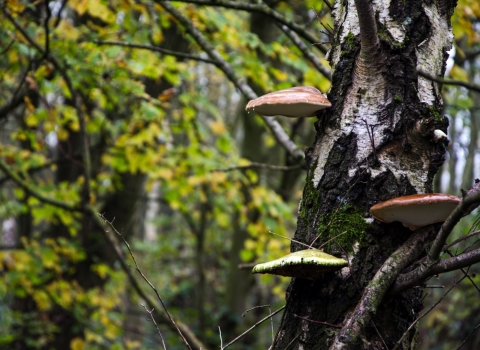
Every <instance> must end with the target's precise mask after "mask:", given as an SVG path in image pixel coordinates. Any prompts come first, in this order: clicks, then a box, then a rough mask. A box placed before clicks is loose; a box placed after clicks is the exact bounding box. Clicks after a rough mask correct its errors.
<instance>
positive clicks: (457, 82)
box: [417, 70, 480, 93]
mask: <svg viewBox="0 0 480 350" xmlns="http://www.w3.org/2000/svg"><path fill="white" fill-rule="evenodd" d="M417 73H418V75H420V76H421V77H424V78H426V79H428V80H431V81H434V82H436V83H440V84H444V85H456V86H462V87H464V88H467V89H469V90H472V91H475V92H478V93H480V85H476V84H470V83H467V82H465V81H461V80H452V79H445V78H441V77H435V76H433V75H430V74H428V73H425V72H422V71H420V70H419V71H417Z"/></svg>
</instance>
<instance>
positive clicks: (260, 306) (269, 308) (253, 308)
mask: <svg viewBox="0 0 480 350" xmlns="http://www.w3.org/2000/svg"><path fill="white" fill-rule="evenodd" d="M262 307H268V312H269V313H270V314H271V313H272V308H271V307H270V305H268V304H267V305H259V306H254V307H252V308H250V309H248V310H246V311H245V312H244V313H243V314H242V317H245V316H246V315H247V313H249V312H250V311H252V310H255V309H259V308H262ZM270 323H271V325H272V343H273V340H274V339H273V337H274V335H273V332H274V330H273V317H270Z"/></svg>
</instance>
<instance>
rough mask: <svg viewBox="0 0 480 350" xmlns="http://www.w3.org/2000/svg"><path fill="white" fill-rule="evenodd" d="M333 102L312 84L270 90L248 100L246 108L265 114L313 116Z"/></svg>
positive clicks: (293, 116)
mask: <svg viewBox="0 0 480 350" xmlns="http://www.w3.org/2000/svg"><path fill="white" fill-rule="evenodd" d="M331 106H332V104H331V103H330V101H329V100H328V99H327V98H326V97H325V95H324V94H322V92H321V91H320V90H318V89H316V88H314V87H312V86H297V87H292V88H290V89H285V90H279V91H274V92H270V93H269V94H266V95H263V96H260V97H259V98H256V99H255V100H251V101H249V102H248V104H247V107H246V110H247V111H248V112H250V111H255V112H257V113H258V114H260V115H263V116H273V115H283V116H286V117H292V118H295V117H313V116H315V114H316V113H317V112H318V111H320V110H322V109H325V108H329V107H331Z"/></svg>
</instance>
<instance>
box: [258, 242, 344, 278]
mask: <svg viewBox="0 0 480 350" xmlns="http://www.w3.org/2000/svg"><path fill="white" fill-rule="evenodd" d="M345 266H348V262H347V261H346V260H343V259H340V258H336V257H334V256H332V255H329V254H327V253H324V252H321V251H319V250H316V249H306V250H300V251H298V252H295V253H291V254H287V255H285V256H284V257H282V258H280V259H276V260H272V261H269V262H266V263H263V264H258V265H255V267H254V268H253V270H252V273H269V274H273V275H280V276H285V277H297V278H303V279H308V280H316V279H319V278H321V277H322V276H323V274H324V273H325V272H330V271H336V270H340V269H341V268H342V267H345Z"/></svg>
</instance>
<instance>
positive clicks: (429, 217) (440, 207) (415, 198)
mask: <svg viewBox="0 0 480 350" xmlns="http://www.w3.org/2000/svg"><path fill="white" fill-rule="evenodd" d="M460 201H461V198H459V197H455V196H450V195H448V194H441V193H427V194H414V195H411V196H403V197H397V198H392V199H389V200H388V201H385V202H381V203H378V204H375V205H374V206H373V207H371V208H370V214H372V216H373V217H374V218H375V219H377V220H379V221H381V222H385V223H388V224H389V223H391V222H394V221H399V222H401V223H402V224H403V226H405V227H408V228H410V230H412V231H415V230H416V229H419V228H420V227H423V226H427V225H431V224H435V223H437V222H444V221H445V220H446V219H447V218H448V216H449V215H450V214H451V213H452V211H453V210H454V209H455V208H456V207H457V206H458V204H459V203H460Z"/></svg>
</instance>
